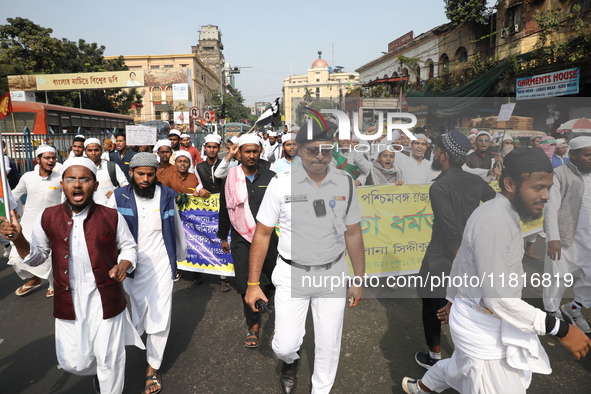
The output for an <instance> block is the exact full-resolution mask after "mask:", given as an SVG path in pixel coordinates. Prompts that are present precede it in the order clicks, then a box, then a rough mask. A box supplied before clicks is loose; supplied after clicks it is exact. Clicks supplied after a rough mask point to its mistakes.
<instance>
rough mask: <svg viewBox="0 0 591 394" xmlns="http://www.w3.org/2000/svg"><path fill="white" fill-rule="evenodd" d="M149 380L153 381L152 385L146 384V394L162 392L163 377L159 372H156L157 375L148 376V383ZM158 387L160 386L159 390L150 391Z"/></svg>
mask: <svg viewBox="0 0 591 394" xmlns="http://www.w3.org/2000/svg"><path fill="white" fill-rule="evenodd" d="M149 380H151V381H152V383H150V384H146V387H144V394H157V393H159V392H161V391H162V376H160V373H159V372H156V374H155V375H148V376H146V382H147V381H149ZM156 385H157V386H158V390H156V391H150V388H151V387H152V386H156Z"/></svg>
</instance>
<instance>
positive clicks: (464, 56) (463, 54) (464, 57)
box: [455, 47, 468, 63]
mask: <svg viewBox="0 0 591 394" xmlns="http://www.w3.org/2000/svg"><path fill="white" fill-rule="evenodd" d="M455 60H457V61H458V62H460V63H463V62H467V61H468V51H467V50H466V48H464V47H459V48H458V50H457V51H456V59H455Z"/></svg>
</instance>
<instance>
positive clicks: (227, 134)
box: [223, 122, 250, 142]
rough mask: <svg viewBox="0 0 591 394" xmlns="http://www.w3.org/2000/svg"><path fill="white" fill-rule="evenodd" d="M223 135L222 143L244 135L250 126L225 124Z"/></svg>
mask: <svg viewBox="0 0 591 394" xmlns="http://www.w3.org/2000/svg"><path fill="white" fill-rule="evenodd" d="M223 127H224V134H223V138H224V142H225V141H226V140H227V139H229V138H231V137H234V136H236V137H240V135H241V134H242V133H246V132H247V131H248V130H249V129H250V126H249V125H248V124H244V123H238V122H236V123H226V124H225V125H224V126H223Z"/></svg>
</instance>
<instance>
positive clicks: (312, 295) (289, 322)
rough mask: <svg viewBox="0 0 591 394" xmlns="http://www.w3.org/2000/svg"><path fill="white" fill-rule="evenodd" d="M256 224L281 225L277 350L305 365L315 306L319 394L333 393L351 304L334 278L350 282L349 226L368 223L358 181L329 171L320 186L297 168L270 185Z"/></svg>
mask: <svg viewBox="0 0 591 394" xmlns="http://www.w3.org/2000/svg"><path fill="white" fill-rule="evenodd" d="M320 200H321V201H323V204H324V207H325V210H326V214H325V215H321V216H318V215H317V213H318V209H320V210H321V208H318V207H317V209H316V210H315V208H314V202H315V201H316V205H322V203H319V202H318V201H320ZM257 220H258V221H259V222H260V223H261V224H263V225H265V226H268V227H274V226H275V224H276V223H277V221H279V227H280V234H281V235H280V237H279V245H278V251H279V255H280V257H278V259H277V266H276V267H275V271H274V272H273V277H272V281H273V284H274V285H275V286H276V292H275V335H274V338H273V350H274V352H275V354H276V355H277V358H279V359H280V360H282V361H284V362H285V363H288V364H291V363H293V362H294V361H295V360H297V359H298V358H299V355H298V354H297V351H298V350H299V348H300V346H301V344H302V342H303V338H304V334H305V322H306V316H307V313H308V306H309V305H310V304H311V305H312V315H313V319H314V335H315V338H314V342H315V346H316V348H315V352H314V364H315V365H314V374H313V375H312V393H328V392H330V389H331V388H332V385H333V383H334V379H335V375H336V372H337V366H338V362H339V354H340V348H341V334H342V328H343V315H344V308H345V303H346V287H345V286H343V284H344V283H340V286H337V287H336V288H332V289H331V278H332V277H335V278H338V279H339V280H342V277H343V275H344V276H347V275H348V274H349V270H348V266H347V263H346V261H345V258H344V251H345V237H344V232H345V231H346V225H354V224H357V223H359V222H360V220H361V216H360V212H359V204H358V202H357V197H356V194H355V188H354V187H353V183H352V179H351V177H350V176H349V174H347V173H346V172H344V171H341V170H338V169H335V168H331V167H330V166H329V167H328V169H327V174H326V177H325V178H324V180H323V181H322V183H321V185H320V186H318V185H317V184H316V182H314V181H313V180H311V179H310V177H309V176H308V174H307V172H306V170H305V169H304V167H302V166H292V169H291V170H288V171H285V172H283V173H281V174H278V175H277V176H276V177H275V178H274V179H273V180H272V181H271V183H270V184H269V186H268V188H267V192H266V193H265V197H264V199H263V202H262V204H261V208H260V210H259V212H258V215H257ZM286 261H287V262H290V263H291V265H290V264H288V263H287V262H286ZM306 277H307V278H309V280H307V279H306ZM325 277H327V278H328V282H327V283H326V286H325V285H324V282H323V281H324V278H325ZM332 283H335V282H332Z"/></svg>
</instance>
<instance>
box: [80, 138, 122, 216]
mask: <svg viewBox="0 0 591 394" xmlns="http://www.w3.org/2000/svg"><path fill="white" fill-rule="evenodd" d="M102 151H103V149H102V147H101V142H100V141H99V140H98V139H97V138H88V139H87V140H86V141H84V153H86V156H88V158H89V159H90V160H91V161H92V162H93V163H94V164H95V165H96V166H97V169H96V180H97V181H98V183H99V186H98V189H97V191H96V192H95V193H94V197H93V198H94V202H96V203H97V204H102V205H107V201H108V200H109V197H111V195H112V194H113V190H115V189H116V188H117V187H123V186H127V185H128V184H129V182H128V181H127V177H126V176H125V174H124V173H123V170H122V169H121V167H119V166H118V165H117V164H115V163H112V162H110V161H105V160H102V159H101V154H102ZM109 167H111V168H112V170H111V171H113V172H114V173H115V178H116V179H117V186H115V185H113V180H112V179H111V175H110V174H109Z"/></svg>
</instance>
